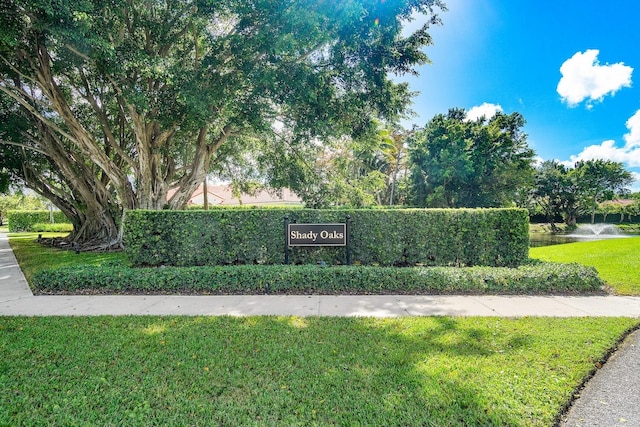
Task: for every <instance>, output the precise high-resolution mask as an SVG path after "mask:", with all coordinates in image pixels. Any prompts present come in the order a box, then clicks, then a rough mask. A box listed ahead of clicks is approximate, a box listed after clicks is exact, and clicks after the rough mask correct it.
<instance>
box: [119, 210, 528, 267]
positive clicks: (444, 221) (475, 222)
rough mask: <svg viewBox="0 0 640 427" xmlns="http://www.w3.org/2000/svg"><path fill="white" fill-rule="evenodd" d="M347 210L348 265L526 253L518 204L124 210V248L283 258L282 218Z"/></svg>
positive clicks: (220, 257)
mask: <svg viewBox="0 0 640 427" xmlns="http://www.w3.org/2000/svg"><path fill="white" fill-rule="evenodd" d="M346 215H350V217H351V222H350V247H351V260H352V263H353V264H362V265H380V266H412V265H425V266H473V265H485V266H517V265H520V264H522V263H523V262H525V261H526V260H527V259H528V255H529V234H528V227H529V218H528V213H527V211H526V210H524V209H390V210H375V209H371V210H369V209H367V210H315V209H286V208H277V209H223V210H215V209H214V210H211V211H143V210H136V211H129V212H127V215H126V219H125V224H124V245H125V248H126V253H127V256H128V258H129V260H130V261H131V263H132V264H133V265H135V266H158V265H167V266H168V265H173V266H199V265H236V264H282V263H283V262H284V246H285V242H284V239H285V234H284V217H285V216H289V218H290V219H291V220H292V221H293V220H295V221H297V222H298V223H342V222H345V217H346ZM290 262H291V263H293V264H316V263H319V262H324V263H327V264H329V265H337V264H344V262H345V248H344V247H337V248H335V247H333V248H327V247H311V248H306V247H305V248H300V247H296V248H292V249H291V251H290Z"/></svg>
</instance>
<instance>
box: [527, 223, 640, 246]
mask: <svg viewBox="0 0 640 427" xmlns="http://www.w3.org/2000/svg"><path fill="white" fill-rule="evenodd" d="M626 237H631V235H629V234H624V233H623V232H622V231H620V229H618V228H617V227H616V226H615V225H613V224H580V225H578V227H577V228H576V230H575V231H573V232H572V233H571V234H553V233H529V241H530V244H529V246H531V247H532V248H533V247H538V246H550V245H561V244H564V243H573V242H585V241H593V240H606V239H621V238H626Z"/></svg>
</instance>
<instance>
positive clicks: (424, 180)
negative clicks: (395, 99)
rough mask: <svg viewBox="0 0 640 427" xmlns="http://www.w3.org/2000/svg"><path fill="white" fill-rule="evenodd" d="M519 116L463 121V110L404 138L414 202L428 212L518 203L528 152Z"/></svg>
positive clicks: (528, 172)
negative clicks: (438, 208)
mask: <svg viewBox="0 0 640 427" xmlns="http://www.w3.org/2000/svg"><path fill="white" fill-rule="evenodd" d="M524 123H525V121H524V118H523V117H522V115H520V114H519V113H513V114H509V115H507V114H503V113H497V114H496V115H495V116H493V117H492V118H490V119H488V120H487V119H486V118H484V117H482V118H479V119H477V120H468V119H467V114H466V111H465V110H464V109H451V110H449V112H448V113H447V114H446V115H445V114H438V115H436V116H435V117H434V118H433V119H431V120H430V121H429V123H427V125H426V127H425V128H424V129H423V130H422V131H419V132H415V133H414V134H413V136H412V137H411V138H409V140H408V142H409V152H410V159H411V163H412V174H411V179H412V187H413V194H414V203H415V204H416V205H417V206H428V207H446V208H454V207H455V208H457V207H500V206H508V205H511V204H513V203H514V202H515V201H516V200H517V199H521V196H520V193H522V192H523V191H524V192H526V191H528V187H529V185H530V183H531V180H532V177H533V156H534V152H533V150H531V149H530V148H529V147H528V146H527V137H526V134H524V133H523V132H522V127H523V126H524Z"/></svg>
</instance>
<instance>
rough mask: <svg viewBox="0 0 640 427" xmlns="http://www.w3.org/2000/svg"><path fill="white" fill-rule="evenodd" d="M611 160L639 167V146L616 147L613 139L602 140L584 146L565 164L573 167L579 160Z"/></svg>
mask: <svg viewBox="0 0 640 427" xmlns="http://www.w3.org/2000/svg"><path fill="white" fill-rule="evenodd" d="M598 159H602V160H611V161H614V162H619V163H624V164H626V165H627V166H629V167H632V168H637V167H640V146H637V147H627V146H625V147H622V148H620V147H616V145H615V141H613V140H608V141H604V142H603V143H602V144H600V145H590V146H588V147H585V148H584V149H583V150H582V152H580V154H578V155H577V156H571V158H570V160H569V162H566V163H565V164H567V165H569V166H571V167H573V165H574V164H575V163H576V162H578V161H580V160H598Z"/></svg>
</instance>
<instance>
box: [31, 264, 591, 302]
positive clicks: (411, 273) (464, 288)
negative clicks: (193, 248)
mask: <svg viewBox="0 0 640 427" xmlns="http://www.w3.org/2000/svg"><path fill="white" fill-rule="evenodd" d="M33 285H34V287H35V288H36V289H37V290H38V291H39V292H41V293H60V292H78V291H90V290H93V291H97V292H108V293H188V294H192V293H198V294H262V293H273V294H288V293H291V294H330V295H333V294H553V293H562V294H565V293H581V294H582V293H590V292H597V291H600V290H601V288H602V286H603V282H602V281H601V279H600V278H599V277H598V274H597V272H596V270H595V269H593V268H592V267H585V266H582V265H579V264H556V263H544V262H531V263H529V264H526V265H522V266H520V267H518V268H506V267H501V268H490V267H467V268H456V267H411V268H395V267H365V266H351V267H347V266H336V267H321V266H315V265H303V266H291V265H273V266H254V265H241V266H227V267H221V266H215V267H152V268H130V267H122V266H84V267H78V266H76V267H66V268H60V269H55V270H45V271H41V272H39V273H36V274H35V275H34V276H33Z"/></svg>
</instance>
